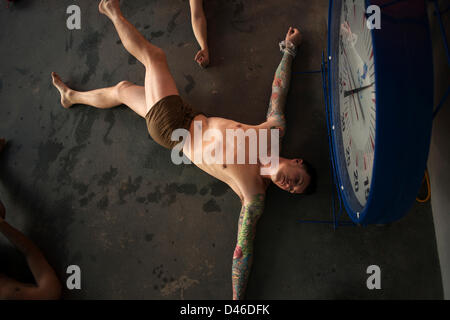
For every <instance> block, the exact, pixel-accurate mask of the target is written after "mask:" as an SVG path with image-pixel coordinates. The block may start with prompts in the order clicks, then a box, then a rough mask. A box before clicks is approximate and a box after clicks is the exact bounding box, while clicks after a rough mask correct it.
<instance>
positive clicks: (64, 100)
mask: <svg viewBox="0 0 450 320" xmlns="http://www.w3.org/2000/svg"><path fill="white" fill-rule="evenodd" d="M52 79H53V85H54V86H55V88H56V89H58V91H59V93H60V94H61V105H62V106H63V107H64V108H66V109H68V108H70V107H71V106H72V105H73V103H72V101H70V92H71V91H72V90H71V89H70V88H69V87H68V86H66V84H65V83H64V82H62V80H61V78H60V77H59V76H58V75H57V74H56V73H55V72H52Z"/></svg>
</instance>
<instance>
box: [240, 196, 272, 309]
mask: <svg viewBox="0 0 450 320" xmlns="http://www.w3.org/2000/svg"><path fill="white" fill-rule="evenodd" d="M264 199H265V195H264V194H256V195H255V196H253V198H252V199H250V200H248V201H244V203H243V205H242V209H241V214H240V216H239V228H238V237H237V244H236V248H235V250H234V255H233V267H232V282H233V300H241V299H244V295H245V289H246V287H247V281H248V276H249V274H250V268H251V265H252V261H253V241H254V239H255V231H256V223H257V222H258V220H259V217H260V216H261V215H262V213H263V210H264Z"/></svg>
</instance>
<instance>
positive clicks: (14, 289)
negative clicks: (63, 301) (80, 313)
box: [0, 217, 61, 299]
mask: <svg viewBox="0 0 450 320" xmlns="http://www.w3.org/2000/svg"><path fill="white" fill-rule="evenodd" d="M0 233H2V234H3V235H4V236H5V237H6V238H7V239H8V240H9V241H10V242H11V243H12V244H13V245H14V246H15V247H16V248H17V249H18V250H20V251H21V252H22V253H23V254H24V255H25V258H26V259H27V262H28V266H29V267H30V269H31V272H32V273H33V276H34V279H35V280H36V284H37V285H30V284H24V283H20V282H18V281H16V280H14V279H10V278H7V277H2V278H1V279H0V299H59V298H60V296H61V284H60V282H59V280H58V278H57V276H56V274H55V271H54V270H53V269H52V267H51V266H50V265H49V264H48V262H47V260H46V259H45V257H44V255H43V254H42V252H41V251H40V250H39V248H38V247H36V246H35V245H34V244H33V243H32V242H31V241H30V240H29V239H28V238H27V237H25V236H24V235H23V234H22V233H21V232H19V231H18V230H16V229H15V228H14V227H12V226H10V225H9V224H8V223H7V222H5V221H4V220H3V218H1V217H0Z"/></svg>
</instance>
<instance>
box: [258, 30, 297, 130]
mask: <svg viewBox="0 0 450 320" xmlns="http://www.w3.org/2000/svg"><path fill="white" fill-rule="evenodd" d="M301 40H302V37H301V34H300V32H299V31H298V29H295V28H289V31H288V33H287V35H286V39H285V42H286V43H291V44H292V45H293V46H294V48H289V47H288V48H287V49H285V50H284V53H283V58H282V59H281V62H280V65H279V66H278V69H277V71H276V72H275V78H274V80H273V84H272V95H271V97H270V104H269V110H268V111H267V121H268V122H269V123H270V125H271V127H272V128H278V129H280V137H282V136H283V135H284V133H285V130H286V119H285V116H284V106H285V104H286V98H287V94H288V91H289V83H290V80H291V67H292V61H293V60H294V55H295V47H297V46H298V45H299V44H300V43H301Z"/></svg>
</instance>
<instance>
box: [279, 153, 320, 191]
mask: <svg viewBox="0 0 450 320" xmlns="http://www.w3.org/2000/svg"><path fill="white" fill-rule="evenodd" d="M272 181H273V182H274V183H275V184H276V185H277V186H278V187H280V188H281V189H283V190H285V191H288V192H290V193H303V192H304V191H305V189H306V188H307V187H308V185H309V183H310V182H311V177H310V176H309V174H308V173H307V172H306V170H305V167H304V165H303V160H302V159H292V160H289V161H287V162H284V163H280V166H279V169H278V172H277V173H276V174H275V175H274V176H273V177H272Z"/></svg>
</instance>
